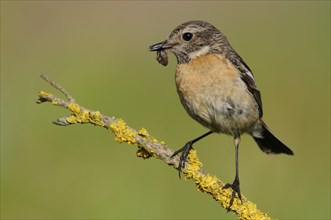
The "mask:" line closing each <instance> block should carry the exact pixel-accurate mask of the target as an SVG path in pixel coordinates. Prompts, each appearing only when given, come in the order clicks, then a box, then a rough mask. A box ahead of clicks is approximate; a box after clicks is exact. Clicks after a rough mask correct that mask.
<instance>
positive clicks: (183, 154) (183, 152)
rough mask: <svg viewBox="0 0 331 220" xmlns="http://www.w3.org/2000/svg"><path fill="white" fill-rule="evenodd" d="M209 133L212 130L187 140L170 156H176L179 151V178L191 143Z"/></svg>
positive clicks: (191, 146)
mask: <svg viewBox="0 0 331 220" xmlns="http://www.w3.org/2000/svg"><path fill="white" fill-rule="evenodd" d="M211 133H213V132H212V131H208V132H207V133H205V134H203V135H201V136H199V137H197V138H195V139H193V140H191V141H189V142H187V143H186V144H185V145H184V147H182V148H181V149H179V150H177V151H175V152H174V153H173V154H172V156H171V158H173V157H174V156H176V155H177V154H179V153H181V155H180V157H179V164H178V171H179V178H180V173H181V171H182V169H183V168H184V167H185V162H186V160H187V157H188V154H189V152H190V150H191V149H192V148H193V144H194V143H195V142H197V141H199V140H201V139H202V138H204V137H206V136H208V135H210V134H211Z"/></svg>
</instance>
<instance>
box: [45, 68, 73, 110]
mask: <svg viewBox="0 0 331 220" xmlns="http://www.w3.org/2000/svg"><path fill="white" fill-rule="evenodd" d="M39 76H40V77H41V78H42V79H43V80H45V81H46V82H48V83H49V84H51V85H52V86H53V87H54V88H56V89H57V90H59V91H60V92H61V93H62V94H63V95H65V97H66V98H67V99H68V101H69V102H70V103H75V99H74V98H73V97H72V96H71V95H70V94H69V93H68V92H67V91H66V90H65V89H64V88H63V87H62V86H61V85H60V84H58V83H56V82H55V81H53V80H51V79H50V78H48V76H47V75H46V74H44V73H40V74H39Z"/></svg>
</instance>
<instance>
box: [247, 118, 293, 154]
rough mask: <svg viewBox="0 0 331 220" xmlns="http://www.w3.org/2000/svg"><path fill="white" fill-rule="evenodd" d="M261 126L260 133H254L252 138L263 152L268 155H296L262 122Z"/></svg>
mask: <svg viewBox="0 0 331 220" xmlns="http://www.w3.org/2000/svg"><path fill="white" fill-rule="evenodd" d="M260 125H261V126H259V131H258V132H253V134H252V136H253V138H254V140H255V142H256V143H257V145H258V146H259V147H260V148H261V150H262V151H263V152H265V153H267V154H269V153H270V154H280V153H284V154H288V155H294V153H293V151H292V150H291V149H290V148H288V147H287V146H286V145H285V144H283V143H282V142H281V141H280V140H278V138H276V137H275V136H274V135H273V134H272V133H271V132H270V131H269V129H268V128H267V126H266V125H265V124H264V122H262V121H261V124H260Z"/></svg>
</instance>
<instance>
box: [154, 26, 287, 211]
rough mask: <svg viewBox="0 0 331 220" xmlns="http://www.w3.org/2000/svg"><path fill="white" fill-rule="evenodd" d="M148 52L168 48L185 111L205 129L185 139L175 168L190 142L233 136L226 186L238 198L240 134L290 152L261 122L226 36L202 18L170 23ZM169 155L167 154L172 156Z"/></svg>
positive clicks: (257, 98)
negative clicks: (231, 175)
mask: <svg viewBox="0 0 331 220" xmlns="http://www.w3.org/2000/svg"><path fill="white" fill-rule="evenodd" d="M150 50H151V51H158V53H159V51H164V50H170V51H171V52H172V53H174V54H175V56H176V58H177V61H178V65H177V68H176V77H175V78H176V87H177V92H178V95H179V98H180V101H181V103H182V105H183V106H184V108H185V110H186V112H187V113H188V114H189V115H190V116H191V117H192V118H193V119H195V120H196V121H198V122H199V123H200V124H201V125H203V126H205V127H206V128H208V129H209V130H210V131H209V132H207V133H206V134H204V135H202V136H200V137H198V138H196V139H194V140H192V141H189V142H188V143H187V144H186V145H185V146H184V147H183V148H182V149H180V150H178V151H176V152H175V153H174V155H177V154H178V153H181V157H180V165H179V171H181V169H182V168H184V165H185V161H186V158H187V155H188V152H189V150H190V149H191V148H192V145H193V143H195V142H196V141H198V140H200V139H201V138H203V137H205V136H207V135H209V134H211V133H213V132H216V133H224V134H228V135H231V136H233V137H234V143H235V149H236V177H235V180H234V182H233V183H232V184H227V185H226V187H231V188H232V189H233V194H232V199H231V201H230V205H229V207H231V205H232V203H233V199H234V196H235V193H237V194H238V197H239V198H240V199H241V194H240V187H239V175H238V147H239V142H240V136H241V135H242V134H243V133H248V134H250V135H251V136H252V137H253V138H254V139H255V141H256V143H257V144H258V146H259V147H260V148H261V150H263V151H264V152H266V153H274V154H278V153H285V154H290V155H292V154H293V152H292V151H291V150H290V149H289V148H288V147H286V146H285V145H284V144H283V143H282V142H281V141H279V140H278V139H277V138H276V137H275V136H273V135H272V133H271V132H270V131H269V129H268V128H267V126H266V125H265V123H264V122H263V121H262V116H263V112H262V101H261V93H260V91H259V89H258V87H257V85H256V83H255V79H254V76H253V74H252V71H251V70H250V68H249V67H248V65H247V64H246V63H245V62H244V61H243V59H242V58H241V57H240V56H239V55H238V54H237V53H236V51H235V50H234V49H233V48H232V47H231V45H230V43H229V41H228V40H227V38H226V36H225V35H224V34H223V33H222V32H220V31H219V30H218V29H217V28H215V27H214V26H213V25H211V24H209V23H208V22H205V21H189V22H186V23H183V24H181V25H179V26H178V27H176V28H175V29H174V30H173V31H172V32H171V33H170V35H169V37H168V38H167V39H166V40H165V41H163V42H161V43H158V44H155V45H152V46H151V47H150ZM174 155H173V156H174Z"/></svg>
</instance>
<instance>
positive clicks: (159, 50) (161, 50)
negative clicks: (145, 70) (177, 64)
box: [149, 40, 173, 66]
mask: <svg viewBox="0 0 331 220" xmlns="http://www.w3.org/2000/svg"><path fill="white" fill-rule="evenodd" d="M172 46H173V45H172V44H169V43H168V42H167V40H165V41H162V42H160V43H157V44H153V45H152V46H150V47H149V51H156V60H157V62H159V63H160V64H162V65H163V66H166V65H168V54H167V52H166V51H165V50H166V49H169V48H171V47H172Z"/></svg>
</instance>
